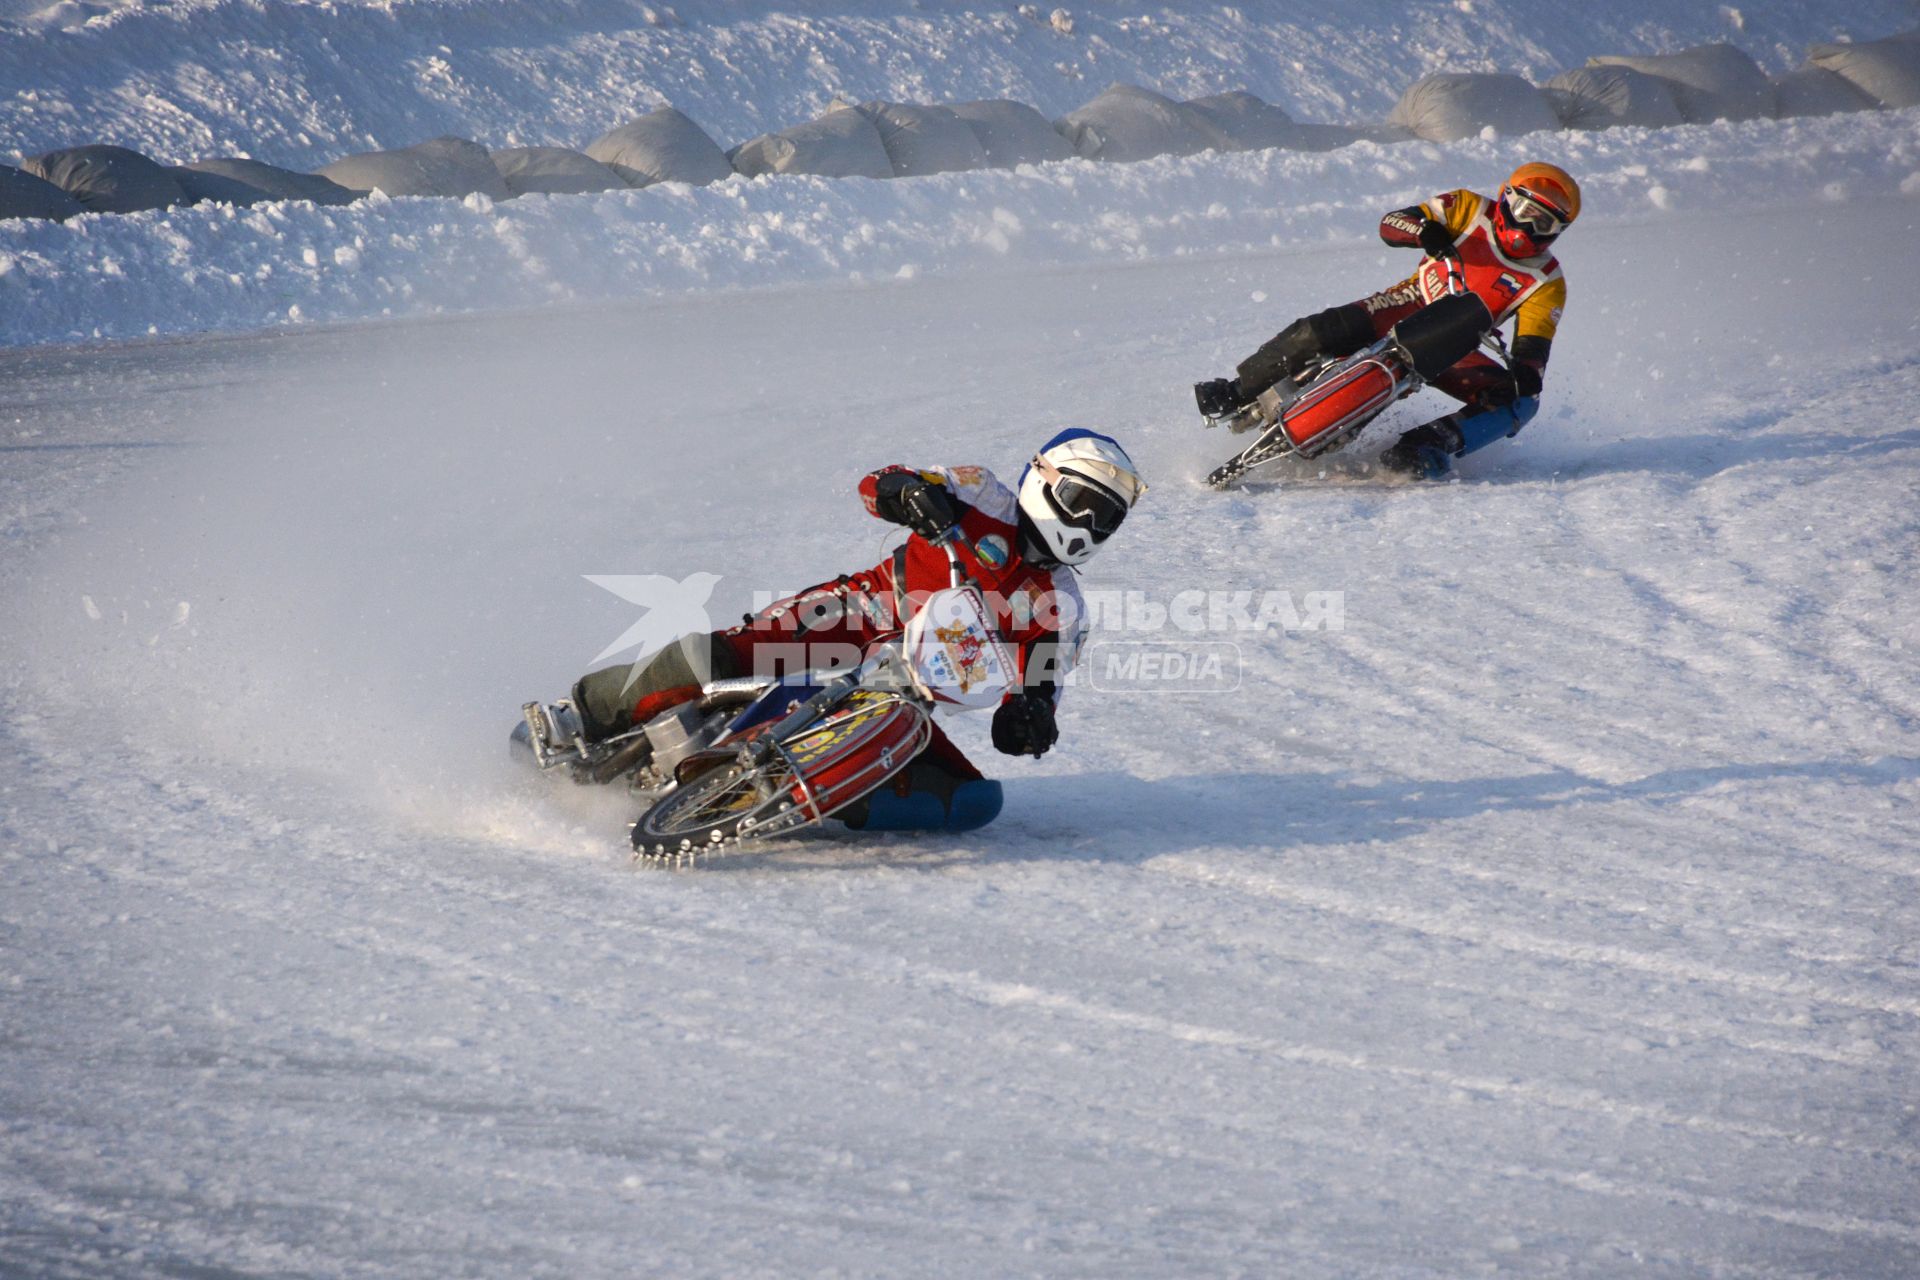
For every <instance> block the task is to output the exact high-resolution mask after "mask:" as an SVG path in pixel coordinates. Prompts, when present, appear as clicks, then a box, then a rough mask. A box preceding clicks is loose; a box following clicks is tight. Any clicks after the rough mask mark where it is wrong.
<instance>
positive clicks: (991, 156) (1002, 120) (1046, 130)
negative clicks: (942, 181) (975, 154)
mask: <svg viewBox="0 0 1920 1280" xmlns="http://www.w3.org/2000/svg"><path fill="white" fill-rule="evenodd" d="M947 110H949V111H951V112H953V114H954V115H956V116H958V117H960V119H961V120H962V121H964V122H965V123H966V126H967V128H969V129H971V130H972V131H973V136H974V137H975V138H977V139H979V142H980V146H981V149H982V150H984V151H985V152H986V153H987V163H988V164H989V165H991V166H992V167H993V168H995V169H1011V168H1013V167H1014V166H1016V165H1023V164H1045V163H1046V162H1047V161H1049V160H1065V159H1068V158H1070V157H1071V156H1072V155H1073V148H1072V147H1070V146H1068V145H1067V140H1066V139H1065V138H1063V137H1061V136H1060V134H1059V132H1058V131H1057V130H1055V129H1054V127H1053V122H1052V121H1050V120H1048V119H1047V118H1046V117H1045V116H1043V115H1041V114H1040V113H1039V112H1038V111H1035V110H1034V109H1033V108H1032V107H1030V106H1028V105H1027V104H1026V103H1024V102H1015V101H1013V100H1012V99H1010V98H984V99H981V100H980V101H978V102H955V103H951V104H949V105H948V107H947Z"/></svg>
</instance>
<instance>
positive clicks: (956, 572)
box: [932, 524, 986, 587]
mask: <svg viewBox="0 0 1920 1280" xmlns="http://www.w3.org/2000/svg"><path fill="white" fill-rule="evenodd" d="M932 541H933V545H934V546H936V547H939V548H940V549H941V550H942V551H944V552H946V553H947V565H948V568H949V569H950V570H951V572H952V575H953V577H952V580H951V581H950V582H949V583H948V584H947V585H948V586H953V587H958V586H962V585H964V584H966V583H968V582H971V581H973V574H972V573H970V572H969V571H968V569H967V566H966V562H965V561H963V560H961V558H960V553H959V552H958V551H956V550H955V549H954V548H956V547H962V548H965V549H966V552H967V554H968V555H970V556H972V557H973V561H974V563H975V564H985V563H986V561H984V560H982V559H981V558H980V548H978V547H976V546H974V545H973V539H971V538H969V537H968V536H967V535H966V534H965V533H964V532H962V531H961V528H960V526H959V525H957V524H956V525H954V526H953V527H952V528H950V529H948V530H947V531H946V532H945V533H944V534H942V535H941V536H940V537H938V538H935V539H933V540H932Z"/></svg>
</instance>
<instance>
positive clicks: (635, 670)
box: [573, 634, 739, 742]
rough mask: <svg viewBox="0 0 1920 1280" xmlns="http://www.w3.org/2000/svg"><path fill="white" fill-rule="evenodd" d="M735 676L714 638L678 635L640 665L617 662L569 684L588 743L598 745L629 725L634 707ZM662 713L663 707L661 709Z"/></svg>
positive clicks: (734, 666)
mask: <svg viewBox="0 0 1920 1280" xmlns="http://www.w3.org/2000/svg"><path fill="white" fill-rule="evenodd" d="M738 673H739V662H738V660H737V659H736V658H735V656H734V652H733V646H732V645H730V644H728V643H727V642H726V640H725V639H724V638H723V637H722V636H720V635H718V634H715V635H705V634H698V635H690V636H682V637H681V638H680V639H679V640H677V641H675V642H674V643H673V644H670V645H668V646H667V647H666V648H664V649H662V650H660V652H658V653H656V654H654V655H652V656H651V657H648V658H643V659H642V660H641V661H639V662H622V663H620V664H618V665H616V666H611V667H603V668H602V669H601V670H599V671H595V672H593V673H592V674H590V675H585V676H582V677H581V678H580V680H579V682H578V683H577V684H575V685H574V686H573V705H574V706H575V707H576V708H578V709H579V712H580V719H581V720H582V721H583V722H584V724H585V726H586V731H587V734H586V736H587V739H588V740H589V741H592V742H597V741H599V740H600V739H602V738H607V737H611V736H613V735H614V734H616V733H622V732H625V731H626V730H628V729H630V728H632V727H633V715H634V709H635V708H636V707H637V706H639V704H640V703H641V702H642V701H644V700H647V699H651V698H655V696H656V695H659V694H663V693H666V692H667V691H669V690H675V689H683V688H688V687H691V688H693V689H696V690H697V689H698V688H699V687H700V685H702V684H704V683H705V682H706V681H708V680H725V679H728V678H729V677H731V676H734V675H736V674H738ZM663 709H664V708H663Z"/></svg>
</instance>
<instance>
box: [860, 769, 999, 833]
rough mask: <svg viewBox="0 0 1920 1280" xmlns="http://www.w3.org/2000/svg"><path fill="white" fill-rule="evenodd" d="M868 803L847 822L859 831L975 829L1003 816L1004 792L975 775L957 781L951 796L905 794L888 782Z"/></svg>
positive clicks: (997, 784)
mask: <svg viewBox="0 0 1920 1280" xmlns="http://www.w3.org/2000/svg"><path fill="white" fill-rule="evenodd" d="M864 803H865V805H866V810H865V812H864V813H855V814H853V815H851V816H852V818H853V819H854V820H853V821H848V822H847V825H848V826H850V827H852V828H853V829H854V830H855V831H972V830H975V829H976V828H979V827H984V826H986V825H987V824H988V823H989V822H992V821H993V820H994V819H995V818H997V817H999V816H1000V805H1001V803H1002V796H1001V792H1000V784H999V783H998V782H996V781H994V780H993V779H992V778H975V779H970V780H968V781H965V782H956V783H955V784H954V786H953V793H952V794H951V795H950V796H942V795H941V794H940V793H939V792H936V791H923V790H919V789H915V790H912V791H909V792H907V793H906V794H905V795H901V794H900V792H899V791H898V790H896V789H895V788H893V787H890V786H888V787H881V788H880V789H879V790H878V791H876V792H874V793H873V794H872V795H870V796H868V797H867V799H866V801H865V802H864ZM835 816H836V817H839V816H840V815H838V814H836V815H835ZM842 820H843V821H845V820H846V819H844V818H843V819H842Z"/></svg>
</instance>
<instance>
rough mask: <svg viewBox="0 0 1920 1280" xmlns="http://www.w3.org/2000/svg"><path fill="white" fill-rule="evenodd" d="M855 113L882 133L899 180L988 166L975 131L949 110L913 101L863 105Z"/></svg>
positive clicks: (894, 173)
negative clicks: (974, 134)
mask: <svg viewBox="0 0 1920 1280" xmlns="http://www.w3.org/2000/svg"><path fill="white" fill-rule="evenodd" d="M854 110H856V111H858V112H859V113H860V114H861V115H863V116H865V117H866V118H867V120H868V122H869V123H871V124H872V125H873V127H874V128H875V129H876V130H878V131H879V134H880V145H881V146H882V147H885V148H886V151H887V160H888V162H889V163H891V164H892V165H893V176H894V177H896V178H916V177H921V176H923V175H925V174H930V173H958V172H960V171H962V170H966V169H984V168H986V167H987V152H986V148H985V147H982V146H981V145H980V139H978V138H976V137H974V136H973V130H972V129H969V128H968V127H967V122H966V121H964V120H962V119H961V118H960V117H959V116H957V115H955V114H954V113H953V112H951V111H949V110H947V109H946V108H945V107H928V106H921V105H920V104H918V103H912V102H863V103H861V104H860V105H859V106H857V107H855V108H854Z"/></svg>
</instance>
